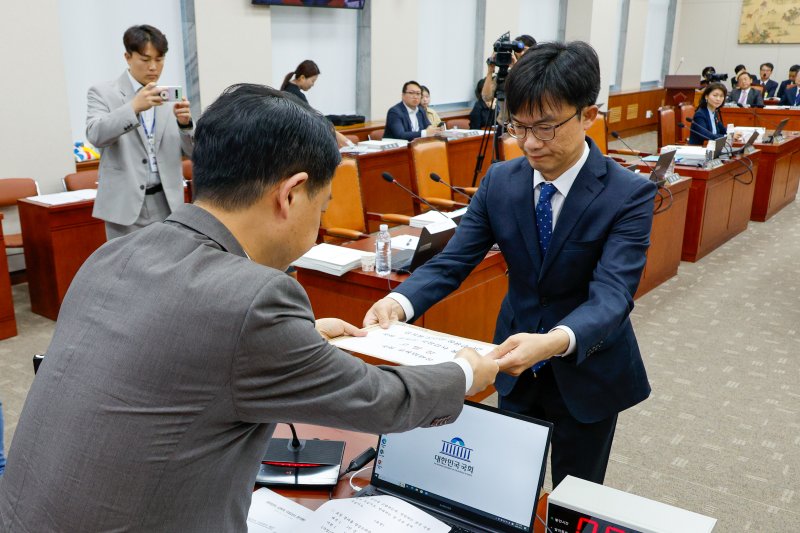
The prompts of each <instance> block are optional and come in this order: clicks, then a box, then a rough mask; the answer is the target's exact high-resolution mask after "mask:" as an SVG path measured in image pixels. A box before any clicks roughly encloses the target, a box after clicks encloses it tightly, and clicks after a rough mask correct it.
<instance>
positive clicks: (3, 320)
mask: <svg viewBox="0 0 800 533" xmlns="http://www.w3.org/2000/svg"><path fill="white" fill-rule="evenodd" d="M2 221H3V214H2V213H0V250H5V249H6V241H5V237H3V225H2ZM16 335H17V319H16V318H15V317H14V298H13V296H12V295H11V277H10V276H9V274H8V261H6V260H5V258H4V260H3V261H0V339H8V338H11V337H15V336H16Z"/></svg>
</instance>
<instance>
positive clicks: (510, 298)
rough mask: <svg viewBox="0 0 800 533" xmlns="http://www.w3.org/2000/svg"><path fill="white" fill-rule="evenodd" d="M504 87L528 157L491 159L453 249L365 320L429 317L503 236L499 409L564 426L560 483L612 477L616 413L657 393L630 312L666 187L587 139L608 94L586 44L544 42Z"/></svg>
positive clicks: (557, 459) (511, 126)
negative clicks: (656, 203) (657, 199)
mask: <svg viewBox="0 0 800 533" xmlns="http://www.w3.org/2000/svg"><path fill="white" fill-rule="evenodd" d="M505 90H506V106H507V108H508V112H509V123H508V133H509V135H511V136H512V137H514V138H515V139H517V144H518V145H519V147H520V148H521V149H522V150H523V152H524V153H525V157H519V158H516V159H513V160H511V161H505V162H501V163H496V164H494V165H492V166H491V167H490V168H489V171H488V172H487V173H486V176H485V177H484V178H483V181H481V184H480V187H479V189H478V192H477V193H476V194H475V196H474V197H473V199H472V202H471V203H470V204H469V209H468V210H467V212H466V214H465V215H464V217H463V218H462V219H461V223H460V224H459V226H458V228H457V229H456V233H455V235H454V236H453V238H452V240H450V242H449V243H448V245H447V247H446V248H445V249H444V250H443V251H442V252H441V253H440V254H439V255H437V256H436V257H434V258H433V259H431V260H430V261H428V262H427V263H426V264H425V265H423V266H422V267H421V268H419V269H417V270H416V271H414V273H413V274H412V275H411V276H410V277H409V278H408V279H407V280H406V281H405V282H403V283H402V284H401V285H400V286H399V287H397V288H396V289H395V292H394V293H391V294H390V295H389V296H388V297H386V298H384V299H382V300H379V301H378V302H376V303H375V304H374V305H373V306H372V308H371V309H370V310H369V311H368V313H367V315H366V316H365V319H364V323H365V325H367V324H375V323H379V324H381V325H382V326H383V325H388V324H389V322H390V321H391V319H399V320H413V319H415V317H418V316H421V315H422V314H423V313H425V312H426V311H427V310H428V309H429V308H430V307H431V306H433V305H434V304H436V302H438V301H440V300H441V299H443V298H446V297H447V295H448V294H450V293H451V292H452V291H453V290H455V289H456V288H457V287H458V286H459V284H461V282H462V281H464V280H465V279H466V278H467V276H468V275H469V273H470V272H471V271H472V270H473V269H474V268H475V267H476V266H477V265H478V264H479V263H480V262H481V261H482V260H483V258H484V256H485V255H486V253H487V252H488V251H489V250H490V249H491V248H492V246H493V245H494V244H495V243H497V245H498V246H499V247H500V250H501V251H502V253H503V258H504V259H505V261H506V264H507V265H508V293H507V295H506V297H505V299H504V300H503V303H502V306H501V308H500V314H499V316H498V318H497V328H496V330H495V337H494V342H495V343H498V344H499V343H502V344H500V346H499V347H498V348H497V349H496V351H495V354H501V355H502V356H503V357H502V359H499V360H498V362H499V363H500V369H501V371H502V372H504V374H500V375H498V376H497V384H496V388H497V391H498V393H499V395H500V407H501V408H502V409H506V410H509V411H512V412H515V413H520V414H526V415H530V416H533V417H536V418H541V419H545V420H548V421H550V422H552V423H553V424H554V426H555V427H554V431H553V449H552V455H551V457H552V470H551V472H552V477H553V486H556V485H558V483H559V482H560V481H561V480H562V479H564V477H565V476H567V475H572V476H576V477H580V478H583V479H586V480H590V481H593V482H596V483H602V482H603V478H604V477H605V472H606V466H607V464H608V459H609V453H610V451H611V443H612V441H613V438H614V428H615V427H616V423H617V414H618V413H619V412H621V411H623V410H624V409H627V408H629V407H631V406H633V405H636V404H637V403H639V402H641V401H643V400H644V399H645V398H647V397H648V395H649V394H650V385H649V383H648V381H647V374H646V372H645V368H644V363H643V361H642V356H641V353H640V352H639V346H638V343H637V341H636V336H635V334H634V332H633V326H632V325H631V321H630V317H629V315H630V312H631V309H632V308H633V295H634V294H635V293H636V288H637V287H638V285H639V279H640V277H641V274H642V270H643V269H644V264H645V253H646V251H647V247H648V246H649V244H650V226H651V224H652V221H653V198H654V196H655V194H656V186H655V184H654V183H652V182H650V181H648V180H647V179H645V178H643V177H642V176H639V175H636V174H634V173H632V172H630V171H628V170H625V169H623V168H622V167H621V166H619V165H618V164H617V163H614V162H613V161H611V160H609V159H608V158H606V157H605V156H604V155H603V154H602V153H601V152H600V150H599V149H598V148H597V146H596V145H595V143H594V142H593V141H592V140H591V139H590V138H589V137H587V136H586V130H588V129H589V127H590V126H591V125H592V123H593V122H594V120H595V118H596V117H597V104H596V100H597V95H598V94H599V91H600V64H599V60H598V57H597V54H596V52H595V51H594V50H593V49H592V48H591V46H589V45H588V44H586V43H583V42H572V43H560V42H548V43H542V44H538V45H537V46H535V47H533V48H531V49H530V50H528V52H526V53H525V55H524V56H522V58H521V59H520V60H519V61H518V62H517V63H516V65H514V68H513V69H512V70H511V71H510V72H509V75H508V79H507V80H506V86H505ZM475 312H476V313H483V312H485V310H484V309H477V308H476V309H475Z"/></svg>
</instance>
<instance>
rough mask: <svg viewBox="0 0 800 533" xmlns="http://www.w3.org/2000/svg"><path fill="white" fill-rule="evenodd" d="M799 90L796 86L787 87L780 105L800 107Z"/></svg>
mask: <svg viewBox="0 0 800 533" xmlns="http://www.w3.org/2000/svg"><path fill="white" fill-rule="evenodd" d="M797 89H798V87H797V85H796V84H795V85H790V86H787V88H786V90H785V91H783V96H781V103H780V105H789V106H800V91H798V90H797Z"/></svg>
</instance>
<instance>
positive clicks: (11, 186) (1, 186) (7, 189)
mask: <svg viewBox="0 0 800 533" xmlns="http://www.w3.org/2000/svg"><path fill="white" fill-rule="evenodd" d="M37 194H39V186H38V185H36V181H35V180H34V179H33V178H3V179H0V207H8V206H16V205H17V200H19V199H20V198H27V197H28V196H36V195H37Z"/></svg>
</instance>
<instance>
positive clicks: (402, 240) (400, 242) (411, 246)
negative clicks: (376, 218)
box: [392, 235, 419, 250]
mask: <svg viewBox="0 0 800 533" xmlns="http://www.w3.org/2000/svg"><path fill="white" fill-rule="evenodd" d="M418 242H419V237H417V236H416V235H397V236H395V237H392V248H394V249H395V250H416V249H417V243H418Z"/></svg>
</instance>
